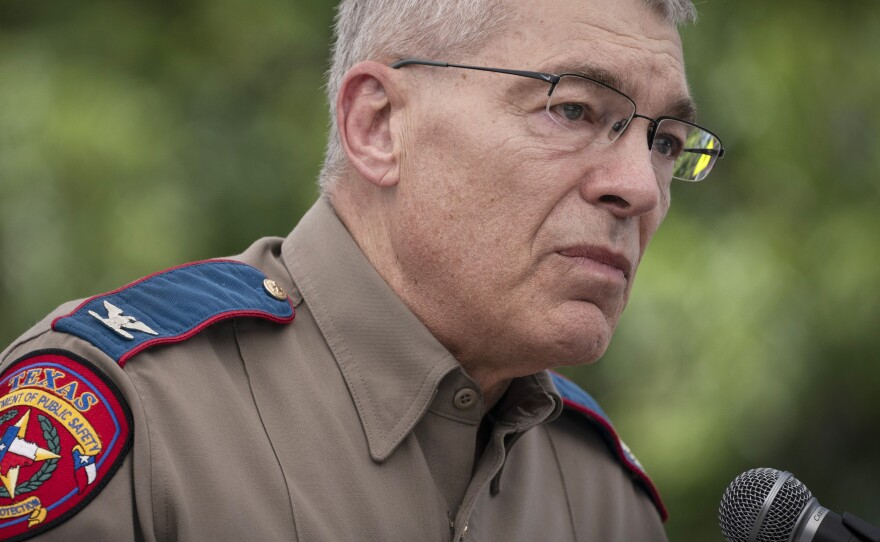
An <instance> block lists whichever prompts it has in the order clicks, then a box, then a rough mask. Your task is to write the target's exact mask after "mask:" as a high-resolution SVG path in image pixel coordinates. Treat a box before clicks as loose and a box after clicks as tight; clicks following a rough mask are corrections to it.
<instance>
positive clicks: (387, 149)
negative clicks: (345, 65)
mask: <svg viewBox="0 0 880 542" xmlns="http://www.w3.org/2000/svg"><path fill="white" fill-rule="evenodd" d="M393 72H394V70H393V68H390V67H388V66H385V65H384V64H380V63H378V62H360V63H358V64H356V65H355V66H353V67H352V68H351V69H350V70H348V72H347V73H346V74H345V78H344V79H343V81H342V86H341V87H340V89H339V96H338V98H337V101H336V121H337V128H338V130H339V138H340V140H341V142H342V146H343V148H344V149H345V153H346V155H348V160H349V162H350V163H351V165H352V166H353V167H354V168H355V169H356V170H357V171H358V173H360V174H361V176H362V177H363V178H364V179H366V180H368V181H369V182H371V183H373V184H375V185H376V186H380V187H386V186H393V185H395V184H397V182H398V180H399V175H398V172H399V168H398V167H397V166H398V154H397V153H396V152H395V141H394V134H393V132H392V129H391V113H392V111H393V110H394V109H395V106H396V105H397V104H396V103H395V102H396V98H395V97H396V93H395V92H394V91H395V90H396V89H395V88H394V84H395V80H394V79H395V78H394V73H393Z"/></svg>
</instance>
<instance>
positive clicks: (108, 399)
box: [0, 350, 132, 540]
mask: <svg viewBox="0 0 880 542" xmlns="http://www.w3.org/2000/svg"><path fill="white" fill-rule="evenodd" d="M131 427H132V421H131V412H130V411H129V409H128V405H127V404H126V403H125V400H124V399H123V398H122V396H121V395H120V393H119V391H118V390H117V389H116V387H115V386H114V385H113V383H112V382H110V381H109V380H108V379H107V378H106V377H105V376H104V375H103V374H102V373H100V372H99V371H97V370H96V369H95V368H94V367H93V366H92V364H91V363H89V362H88V361H86V360H84V359H82V358H80V357H78V356H76V355H74V354H72V353H70V352H65V351H59V350H44V351H38V352H33V353H30V354H28V355H27V356H25V357H23V358H21V359H19V360H18V361H16V362H15V363H13V364H12V365H11V366H10V367H9V368H8V369H7V370H6V371H5V372H4V373H3V375H2V378H0V482H2V484H0V539H2V540H24V539H26V538H30V537H31V536H34V535H36V534H39V533H41V532H44V531H46V530H48V529H51V528H52V527H54V526H56V525H58V524H59V523H62V522H64V521H65V520H67V519H68V518H70V517H71V516H73V515H74V514H75V513H77V512H78V511H79V510H81V509H82V508H83V507H84V506H85V505H86V504H88V503H89V501H91V500H92V499H93V498H95V496H96V495H97V494H98V493H99V492H100V491H101V489H102V488H103V487H104V486H105V485H106V484H107V482H109V481H110V478H111V477H112V476H113V474H114V473H115V472H116V470H117V469H118V468H119V465H120V464H121V463H122V461H123V459H125V455H126V453H127V452H128V449H129V448H130V446H131V440H132V431H131Z"/></svg>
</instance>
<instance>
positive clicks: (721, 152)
mask: <svg viewBox="0 0 880 542" xmlns="http://www.w3.org/2000/svg"><path fill="white" fill-rule="evenodd" d="M684 152H692V153H695V154H707V155H709V156H717V157H718V158H722V157H723V156H724V149H723V148H722V149H684Z"/></svg>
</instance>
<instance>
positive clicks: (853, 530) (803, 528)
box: [791, 498, 880, 542]
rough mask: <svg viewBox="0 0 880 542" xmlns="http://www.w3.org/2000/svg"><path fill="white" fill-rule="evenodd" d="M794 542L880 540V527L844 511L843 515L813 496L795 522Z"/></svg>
mask: <svg viewBox="0 0 880 542" xmlns="http://www.w3.org/2000/svg"><path fill="white" fill-rule="evenodd" d="M791 540H792V542H880V528H877V527H875V526H874V525H871V524H870V523H868V522H867V521H865V520H863V519H861V518H859V517H857V516H855V515H853V514H850V513H849V512H844V514H843V517H841V516H840V515H838V514H836V513H834V512H832V511H831V510H829V509H827V508H825V507H824V506H822V505H820V504H819V502H818V501H817V500H816V499H815V498H813V499H811V500H810V502H808V503H807V506H805V507H804V510H803V511H802V512H801V515H800V517H799V518H798V521H797V523H796V524H795V528H794V533H793V535H792V538H791Z"/></svg>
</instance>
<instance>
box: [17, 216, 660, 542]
mask: <svg viewBox="0 0 880 542" xmlns="http://www.w3.org/2000/svg"><path fill="white" fill-rule="evenodd" d="M238 259H240V260H242V261H245V262H247V263H250V264H251V265H253V266H255V267H257V268H258V269H260V270H262V271H263V272H264V273H265V274H266V275H267V276H269V277H270V278H272V279H274V280H275V281H277V282H278V283H279V284H280V285H281V286H282V287H284V288H285V289H286V290H287V291H288V292H293V293H294V295H295V296H296V292H299V294H301V296H302V301H301V302H300V303H299V304H298V306H297V307H296V319H295V320H294V322H293V323H291V324H289V325H281V324H275V323H271V322H266V321H262V320H255V319H236V320H227V321H224V322H221V323H218V324H215V325H213V326H212V327H210V328H208V329H207V330H205V331H203V332H202V333H200V334H198V335H197V336H195V337H192V338H190V339H188V340H187V341H185V342H183V343H179V344H172V345H164V346H157V347H153V348H151V349H149V350H146V351H144V352H142V353H140V354H137V355H136V356H134V357H133V358H132V359H130V360H129V361H128V362H127V364H126V365H125V368H124V369H122V368H120V367H119V366H118V365H117V364H116V363H114V362H113V361H112V360H110V359H109V358H108V357H107V356H106V355H105V354H103V353H102V352H100V351H99V350H97V349H96V348H94V347H93V346H91V345H90V344H88V343H86V342H84V341H83V340H81V339H78V338H76V337H72V336H69V335H65V334H61V333H57V332H54V331H51V330H49V323H50V322H51V320H50V319H47V320H46V321H44V322H42V323H41V324H38V325H37V326H36V327H35V328H34V329H33V330H31V331H30V332H28V333H27V334H25V336H24V337H23V338H22V339H21V340H20V341H19V342H17V343H16V344H14V345H13V346H12V347H11V348H10V349H9V350H8V351H7V352H5V353H4V355H3V358H2V360H3V361H2V363H3V365H2V367H3V368H5V367H7V366H8V365H9V364H10V363H11V362H12V361H14V360H16V359H18V358H19V357H20V356H22V355H24V354H26V353H28V352H31V351H34V350H37V349H41V348H62V349H66V350H69V351H71V352H74V353H76V354H78V355H80V356H82V357H85V358H86V359H89V360H91V361H92V362H94V363H95V364H96V365H97V366H98V367H99V368H100V369H101V370H103V371H104V372H105V373H106V374H107V375H109V377H110V378H111V379H112V380H113V381H114V382H115V383H116V384H117V386H118V387H119V388H120V390H121V391H122V393H123V395H124V396H125V397H126V399H127V401H128V403H129V405H130V407H131V410H132V414H133V417H134V427H135V429H134V433H135V437H134V446H133V449H132V451H131V452H130V454H129V457H128V458H127V459H126V460H125V462H124V464H123V466H122V468H121V469H120V470H119V472H117V473H116V474H115V476H114V477H113V478H112V480H111V481H110V483H109V484H108V485H107V487H106V488H105V489H104V490H103V491H102V492H101V494H100V495H98V496H97V497H96V498H95V499H94V501H92V502H91V503H90V504H89V505H88V506H87V507H86V508H85V509H83V510H82V511H80V512H79V513H78V514H76V515H75V516H74V517H73V518H71V519H69V520H68V521H67V522H65V523H64V524H62V525H59V526H58V527H56V528H54V529H53V530H51V531H49V532H48V533H46V534H45V535H43V536H42V537H39V538H38V539H39V540H64V541H71V542H75V541H94V540H113V541H126V540H147V541H163V542H164V541H226V540H290V541H295V540H299V541H309V542H314V541H349V540H351V541H355V540H357V541H434V540H436V541H448V540H461V539H463V540H468V541H471V540H474V541H477V540H479V541H490V540H499V541H502V540H503V541H508V540H523V541H525V540H528V541H534V540H552V541H574V540H578V541H617V540H619V541H654V540H666V536H665V534H664V531H663V528H662V525H661V522H660V518H659V515H658V513H657V512H656V510H655V509H654V507H653V505H652V504H651V502H650V501H649V500H648V498H647V496H646V494H645V493H644V492H643V491H642V490H641V489H639V488H638V487H637V486H636V485H635V484H634V482H633V480H632V478H631V477H630V475H629V474H627V472H626V471H625V470H624V469H623V468H622V467H621V466H620V465H619V464H618V463H617V462H616V461H615V460H614V459H613V458H612V456H611V453H610V452H609V449H608V447H607V446H606V445H605V443H604V442H603V441H602V440H601V438H600V437H599V436H598V435H597V434H596V433H595V432H594V431H593V430H592V429H591V428H590V426H589V425H588V424H587V423H585V422H583V421H582V420H580V419H579V418H578V417H577V416H576V415H575V414H572V413H569V412H565V413H562V414H561V415H560V411H561V409H562V405H561V400H560V398H559V395H558V393H557V392H556V390H555V388H554V387H553V384H552V382H551V381H550V379H549V377H548V375H547V374H544V373H541V374H537V375H534V376H531V377H527V378H523V379H520V380H518V381H516V382H514V384H513V385H512V386H511V388H510V390H509V391H508V393H507V395H506V396H505V397H504V398H503V399H502V401H500V402H499V404H498V405H497V406H496V408H495V409H493V411H492V412H491V413H490V414H489V415H488V417H487V420H488V421H487V422H486V423H488V424H489V426H488V427H489V428H490V433H489V439H488V445H487V447H486V449H485V451H484V452H483V453H482V455H481V456H480V459H479V461H478V462H476V464H475V462H474V457H475V449H474V445H475V441H476V438H477V433H478V431H479V428H480V422H481V416H480V412H481V409H482V406H481V399H480V396H479V393H476V394H472V393H471V392H467V391H464V392H463V391H462V390H465V389H471V390H474V391H475V390H477V389H478V388H477V386H476V384H475V383H474V382H473V381H472V380H471V379H470V378H469V377H468V376H467V375H466V374H465V373H464V372H463V371H462V370H461V368H460V366H459V365H458V363H457V362H456V360H455V359H454V358H453V357H452V356H451V355H450V354H449V352H447V351H446V350H445V349H444V348H443V347H442V346H441V345H440V344H439V343H438V342H437V341H436V340H435V339H434V337H433V336H432V335H431V334H430V333H429V332H428V330H427V329H425V327H424V326H423V325H422V324H421V323H420V322H419V321H418V319H417V318H416V317H415V316H414V315H413V314H412V313H411V312H409V310H408V309H407V308H406V307H405V306H404V305H403V303H402V302H401V301H400V300H399V299H398V298H397V297H396V296H395V295H394V293H393V292H392V291H391V290H390V288H389V287H388V285H387V284H386V283H385V282H384V281H383V280H382V279H381V278H380V277H379V276H378V275H377V274H376V272H375V270H374V269H373V268H372V266H371V265H370V264H369V262H368V261H367V260H366V259H365V258H364V256H363V255H362V253H361V252H360V250H359V249H358V247H357V245H356V244H355V243H354V242H353V240H352V239H351V237H350V236H349V234H348V232H347V231H346V230H345V228H344V226H343V225H342V223H341V222H340V221H339V220H338V219H337V218H336V216H335V214H334V213H333V210H332V209H331V208H330V206H329V205H328V204H327V203H325V202H324V201H319V202H318V203H317V204H316V205H315V207H314V208H313V209H312V210H311V211H310V212H309V213H308V214H307V215H306V217H304V218H303V220H302V222H301V223H300V225H299V226H297V228H296V229H295V230H294V232H293V233H292V234H291V235H290V236H289V237H288V238H287V239H284V240H281V239H264V240H261V241H259V242H257V243H256V244H254V245H253V246H252V247H251V248H249V249H248V250H247V251H246V252H245V253H244V254H242V255H241V256H240V257H239V258H238ZM71 308H72V306H71V305H69V304H68V305H65V306H63V307H62V308H60V309H59V311H56V314H61V313H64V312H68V311H70V310H71ZM449 317H450V318H454V317H455V315H449ZM468 396H470V397H471V398H473V399H475V400H474V401H473V402H472V406H470V407H469V408H460V406H456V403H457V402H458V403H459V404H460V403H462V402H464V403H467V398H468ZM457 398H458V401H457Z"/></svg>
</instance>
